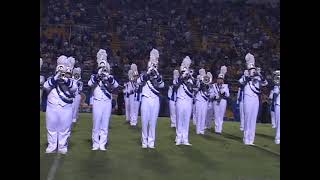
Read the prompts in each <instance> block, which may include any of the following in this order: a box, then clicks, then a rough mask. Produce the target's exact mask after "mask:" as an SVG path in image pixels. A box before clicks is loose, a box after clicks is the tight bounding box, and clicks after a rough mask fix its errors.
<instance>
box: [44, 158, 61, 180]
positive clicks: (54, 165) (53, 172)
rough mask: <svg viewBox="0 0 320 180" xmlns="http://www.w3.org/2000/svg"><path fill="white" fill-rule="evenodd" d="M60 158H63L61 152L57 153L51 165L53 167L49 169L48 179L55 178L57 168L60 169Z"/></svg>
mask: <svg viewBox="0 0 320 180" xmlns="http://www.w3.org/2000/svg"><path fill="white" fill-rule="evenodd" d="M60 159H61V154H57V155H56V157H55V158H54V161H53V163H52V166H51V168H50V170H49V173H48V178H47V180H53V179H54V177H55V175H56V172H57V169H58V166H59V162H60Z"/></svg>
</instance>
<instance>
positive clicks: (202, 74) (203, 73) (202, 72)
mask: <svg viewBox="0 0 320 180" xmlns="http://www.w3.org/2000/svg"><path fill="white" fill-rule="evenodd" d="M199 75H200V76H205V75H206V70H205V69H203V68H201V69H199Z"/></svg>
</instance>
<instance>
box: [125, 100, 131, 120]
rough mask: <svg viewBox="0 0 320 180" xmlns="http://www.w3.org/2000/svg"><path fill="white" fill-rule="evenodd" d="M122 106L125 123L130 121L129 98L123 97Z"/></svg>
mask: <svg viewBox="0 0 320 180" xmlns="http://www.w3.org/2000/svg"><path fill="white" fill-rule="evenodd" d="M124 105H125V111H126V121H127V122H129V121H130V103H129V97H126V95H124Z"/></svg>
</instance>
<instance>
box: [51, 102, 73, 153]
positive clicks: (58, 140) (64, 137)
mask: <svg viewBox="0 0 320 180" xmlns="http://www.w3.org/2000/svg"><path fill="white" fill-rule="evenodd" d="M71 123H72V104H66V105H65V106H63V107H62V106H60V105H54V104H51V103H50V102H48V103H47V110H46V127H47V131H48V134H47V138H48V144H49V145H48V148H47V150H48V151H54V150H55V149H57V147H58V150H62V151H67V149H68V138H69V132H70V126H71Z"/></svg>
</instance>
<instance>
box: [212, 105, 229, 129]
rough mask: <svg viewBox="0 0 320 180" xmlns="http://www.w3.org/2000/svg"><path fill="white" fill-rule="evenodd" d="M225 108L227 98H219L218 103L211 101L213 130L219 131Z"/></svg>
mask: <svg viewBox="0 0 320 180" xmlns="http://www.w3.org/2000/svg"><path fill="white" fill-rule="evenodd" d="M226 108H227V100H225V99H221V101H220V104H218V103H217V101H214V102H213V110H214V124H215V132H216V133H221V132H222V126H223V118H224V114H225V112H226Z"/></svg>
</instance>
